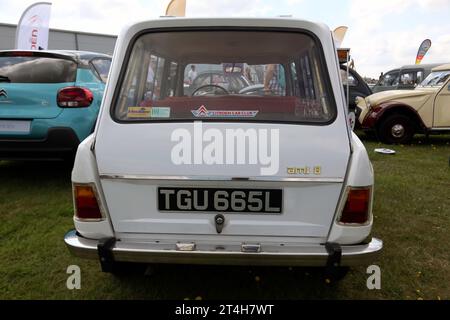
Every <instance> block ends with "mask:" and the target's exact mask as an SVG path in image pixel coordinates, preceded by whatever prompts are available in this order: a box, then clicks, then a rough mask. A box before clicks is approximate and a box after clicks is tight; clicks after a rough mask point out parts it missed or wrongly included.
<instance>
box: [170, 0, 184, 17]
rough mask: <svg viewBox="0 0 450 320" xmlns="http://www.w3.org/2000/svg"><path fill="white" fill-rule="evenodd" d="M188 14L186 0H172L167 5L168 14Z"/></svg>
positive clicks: (180, 15) (175, 15)
mask: <svg viewBox="0 0 450 320" xmlns="http://www.w3.org/2000/svg"><path fill="white" fill-rule="evenodd" d="M185 15H186V0H172V1H170V2H169V4H168V5H167V9H166V16H174V17H184V16H185Z"/></svg>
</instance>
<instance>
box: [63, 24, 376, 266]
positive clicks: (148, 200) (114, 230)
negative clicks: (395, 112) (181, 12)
mask: <svg viewBox="0 0 450 320" xmlns="http://www.w3.org/2000/svg"><path fill="white" fill-rule="evenodd" d="M218 27H220V28H245V29H248V30H252V29H255V30H260V29H261V28H270V29H271V30H286V29H289V30H291V31H294V32H295V30H303V31H304V30H306V31H307V32H308V33H310V34H313V35H314V36H315V37H316V38H317V39H318V41H319V42H320V47H321V48H322V50H323V57H324V62H325V64H324V68H325V70H326V72H327V73H328V76H329V83H330V85H331V87H330V88H331V93H332V95H333V97H334V103H335V105H336V115H335V117H334V119H333V121H331V122H330V123H327V124H325V125H292V124H283V123H278V122H276V123H270V122H267V121H266V122H251V121H249V122H246V121H239V122H226V121H223V122H222V121H220V120H216V121H213V122H203V123H202V130H203V131H206V130H208V129H215V130H216V131H215V132H220V133H222V134H223V135H224V136H226V130H229V129H238V128H239V129H243V130H252V129H254V130H259V129H262V130H271V129H278V130H279V155H280V156H279V163H278V165H279V170H278V171H276V173H275V174H270V175H262V174H261V171H260V170H259V169H260V168H259V167H257V166H255V165H224V164H205V163H203V162H202V163H199V164H192V165H177V164H174V163H173V161H171V152H172V148H173V144H172V143H171V141H172V140H171V135H172V133H173V132H174V131H175V130H177V129H185V131H187V132H190V133H192V135H195V132H194V131H195V129H193V123H192V121H185V122H183V121H176V122H169V121H161V122H156V123H150V122H147V123H146V122H143V123H133V124H129V123H122V122H120V121H116V120H115V119H114V117H113V112H112V111H111V108H112V106H113V105H114V95H115V92H116V88H117V87H118V86H120V85H121V81H122V79H121V72H122V67H123V65H124V64H125V63H126V62H127V59H129V52H128V50H129V48H130V43H132V41H133V39H135V37H136V35H140V34H144V33H146V32H149V31H152V30H157V32H159V31H161V30H162V31H164V30H171V29H174V28H181V29H183V28H185V29H189V28H218ZM333 97H332V98H333ZM344 100H345V98H344V93H343V89H342V84H341V80H340V76H339V64H338V61H337V56H336V50H335V48H334V43H333V38H332V35H331V32H330V30H329V29H328V27H326V26H325V25H322V24H317V23H312V22H308V21H300V20H293V19H284V18H277V19H184V18H163V19H159V20H155V21H146V22H140V23H137V24H133V25H131V26H129V27H128V28H126V29H124V30H123V31H122V33H121V34H120V36H119V38H118V41H117V44H116V50H115V53H114V57H113V63H112V67H111V72H110V75H109V80H108V84H107V89H106V93H105V97H104V99H103V105H102V108H101V113H100V115H99V119H98V122H97V126H96V129H95V132H94V133H93V134H92V135H91V136H90V137H89V138H87V139H86V140H85V141H83V142H82V143H81V144H80V146H79V148H78V152H77V156H76V160H75V165H74V169H73V172H72V181H73V183H74V185H88V186H93V187H94V189H95V193H96V197H97V201H98V204H99V207H100V210H101V212H102V218H101V219H97V220H89V219H79V218H78V217H75V218H74V223H75V229H76V231H75V230H74V231H71V232H69V233H68V234H67V235H66V237H65V242H66V244H67V245H68V247H69V249H70V250H71V251H72V252H73V253H74V254H76V255H79V256H83V257H90V258H98V257H100V259H101V260H104V259H109V260H111V261H131V262H146V263H194V264H196V263H199V264H200V263H204V264H248V265H303V266H325V265H327V264H329V263H330V261H331V262H333V263H335V264H339V265H343V266H344V265H354V264H361V263H365V262H368V261H371V260H370V259H373V258H374V257H375V256H376V255H377V254H378V253H379V252H380V251H381V249H382V242H381V240H378V239H375V238H370V233H371V229H372V224H373V216H372V212H371V210H372V197H373V183H374V178H373V169H372V165H371V163H370V161H369V158H368V155H367V152H366V150H365V148H364V146H363V144H362V143H361V141H360V140H359V139H358V137H357V136H356V135H355V134H353V133H352V132H351V128H349V125H348V121H347V111H346V105H345V101H344ZM316 167H318V168H320V169H318V172H317V174H314V173H311V172H309V171H308V170H309V169H307V168H316ZM289 168H297V171H295V172H294V173H295V174H293V173H292V169H291V172H290V171H289V170H290V169H289ZM303 168H306V169H305V171H302V169H303ZM311 170H312V169H311ZM159 188H180V189H183V188H204V189H208V190H209V189H211V190H212V188H215V189H226V190H233V189H239V190H243V189H245V190H247V189H248V190H252V189H254V190H263V191H264V190H269V189H276V190H281V192H282V209H281V211H280V214H249V213H244V212H243V213H236V212H234V213H230V212H228V211H226V210H225V211H224V212H222V213H223V218H224V219H225V221H223V225H221V226H220V228H218V222H217V220H215V219H216V218H217V213H218V212H190V211H188V210H187V211H188V212H182V211H176V212H170V210H166V211H161V210H159V207H158V201H159V200H158V197H160V196H161V192H162V191H158V190H159ZM349 188H354V189H357V188H368V189H370V205H369V208H368V210H369V212H368V219H367V221H365V222H364V223H361V224H345V223H341V222H339V217H340V214H341V212H342V210H343V208H344V205H345V204H346V201H347V194H348V190H349ZM186 190H187V189H186ZM202 190H203V189H202ZM263 191H262V192H263ZM158 192H159V193H158ZM210 192H217V191H210ZM263 193H264V192H263ZM230 194H231V191H230ZM214 196H216V195H214ZM177 197H178V194H177ZM249 197H251V196H249ZM177 199H178V198H177ZM184 201H186V198H184ZM265 201H266V203H267V201H268V203H269V205H270V200H267V199H266V200H265ZM177 205H178V203H177ZM214 205H216V204H214ZM247 205H248V204H247ZM266 209H267V208H266ZM75 210H76V208H75ZM168 211H169V212H168ZM219 229H220V232H219V231H218V230H219ZM99 244H100V247H102V249H101V250H98V248H99ZM105 252H107V253H106V256H105ZM108 252H109V253H108ZM336 256H337V257H338V258H336ZM335 258H336V259H338V260H337V261H334V260H332V259H335ZM330 259H331V260H330Z"/></svg>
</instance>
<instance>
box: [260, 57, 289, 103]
mask: <svg viewBox="0 0 450 320" xmlns="http://www.w3.org/2000/svg"><path fill="white" fill-rule="evenodd" d="M285 87H286V82H285V78H284V70H283V68H282V67H281V66H280V65H279V64H269V65H267V66H266V72H265V75H264V94H273V95H277V96H284V95H285Z"/></svg>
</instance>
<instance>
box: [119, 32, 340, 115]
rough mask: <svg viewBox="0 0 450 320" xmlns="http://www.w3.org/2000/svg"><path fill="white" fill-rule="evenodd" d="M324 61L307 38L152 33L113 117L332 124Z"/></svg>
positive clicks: (138, 48)
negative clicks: (322, 62) (330, 122)
mask: <svg viewBox="0 0 450 320" xmlns="http://www.w3.org/2000/svg"><path fill="white" fill-rule="evenodd" d="M321 55H322V52H321V50H320V49H319V47H318V46H317V43H316V42H315V40H314V39H313V38H312V37H311V36H310V35H307V34H304V33H293V32H269V31H214V32H211V31H192V32H191V31H186V32H165V33H149V34H145V35H142V36H141V37H139V38H138V39H137V41H136V42H135V44H134V46H133V48H132V52H131V55H130V60H129V62H128V65H127V68H126V70H125V75H124V77H123V81H122V83H121V85H120V88H119V93H118V95H117V97H118V98H117V99H116V103H115V106H114V110H113V113H114V115H115V118H116V119H118V120H120V121H129V122H133V121H138V122H142V121H155V120H156V121H195V120H220V121H222V120H234V121H236V120H245V121H274V122H308V123H326V122H329V121H330V120H332V119H334V117H335V115H336V108H335V105H334V99H333V95H332V93H331V91H330V89H329V88H330V86H329V78H328V73H327V71H326V70H325V69H323V67H322V64H321V61H322V57H321Z"/></svg>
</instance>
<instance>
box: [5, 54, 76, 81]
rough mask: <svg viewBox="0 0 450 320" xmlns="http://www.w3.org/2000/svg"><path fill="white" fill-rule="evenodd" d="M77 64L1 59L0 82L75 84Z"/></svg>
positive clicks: (47, 59) (53, 59) (53, 60)
mask: <svg viewBox="0 0 450 320" xmlns="http://www.w3.org/2000/svg"><path fill="white" fill-rule="evenodd" d="M76 72H77V64H76V63H75V62H73V61H71V60H64V59H58V58H47V57H20V56H18V57H9V56H8V57H1V56H0V81H2V82H11V83H63V82H75V79H76Z"/></svg>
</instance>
